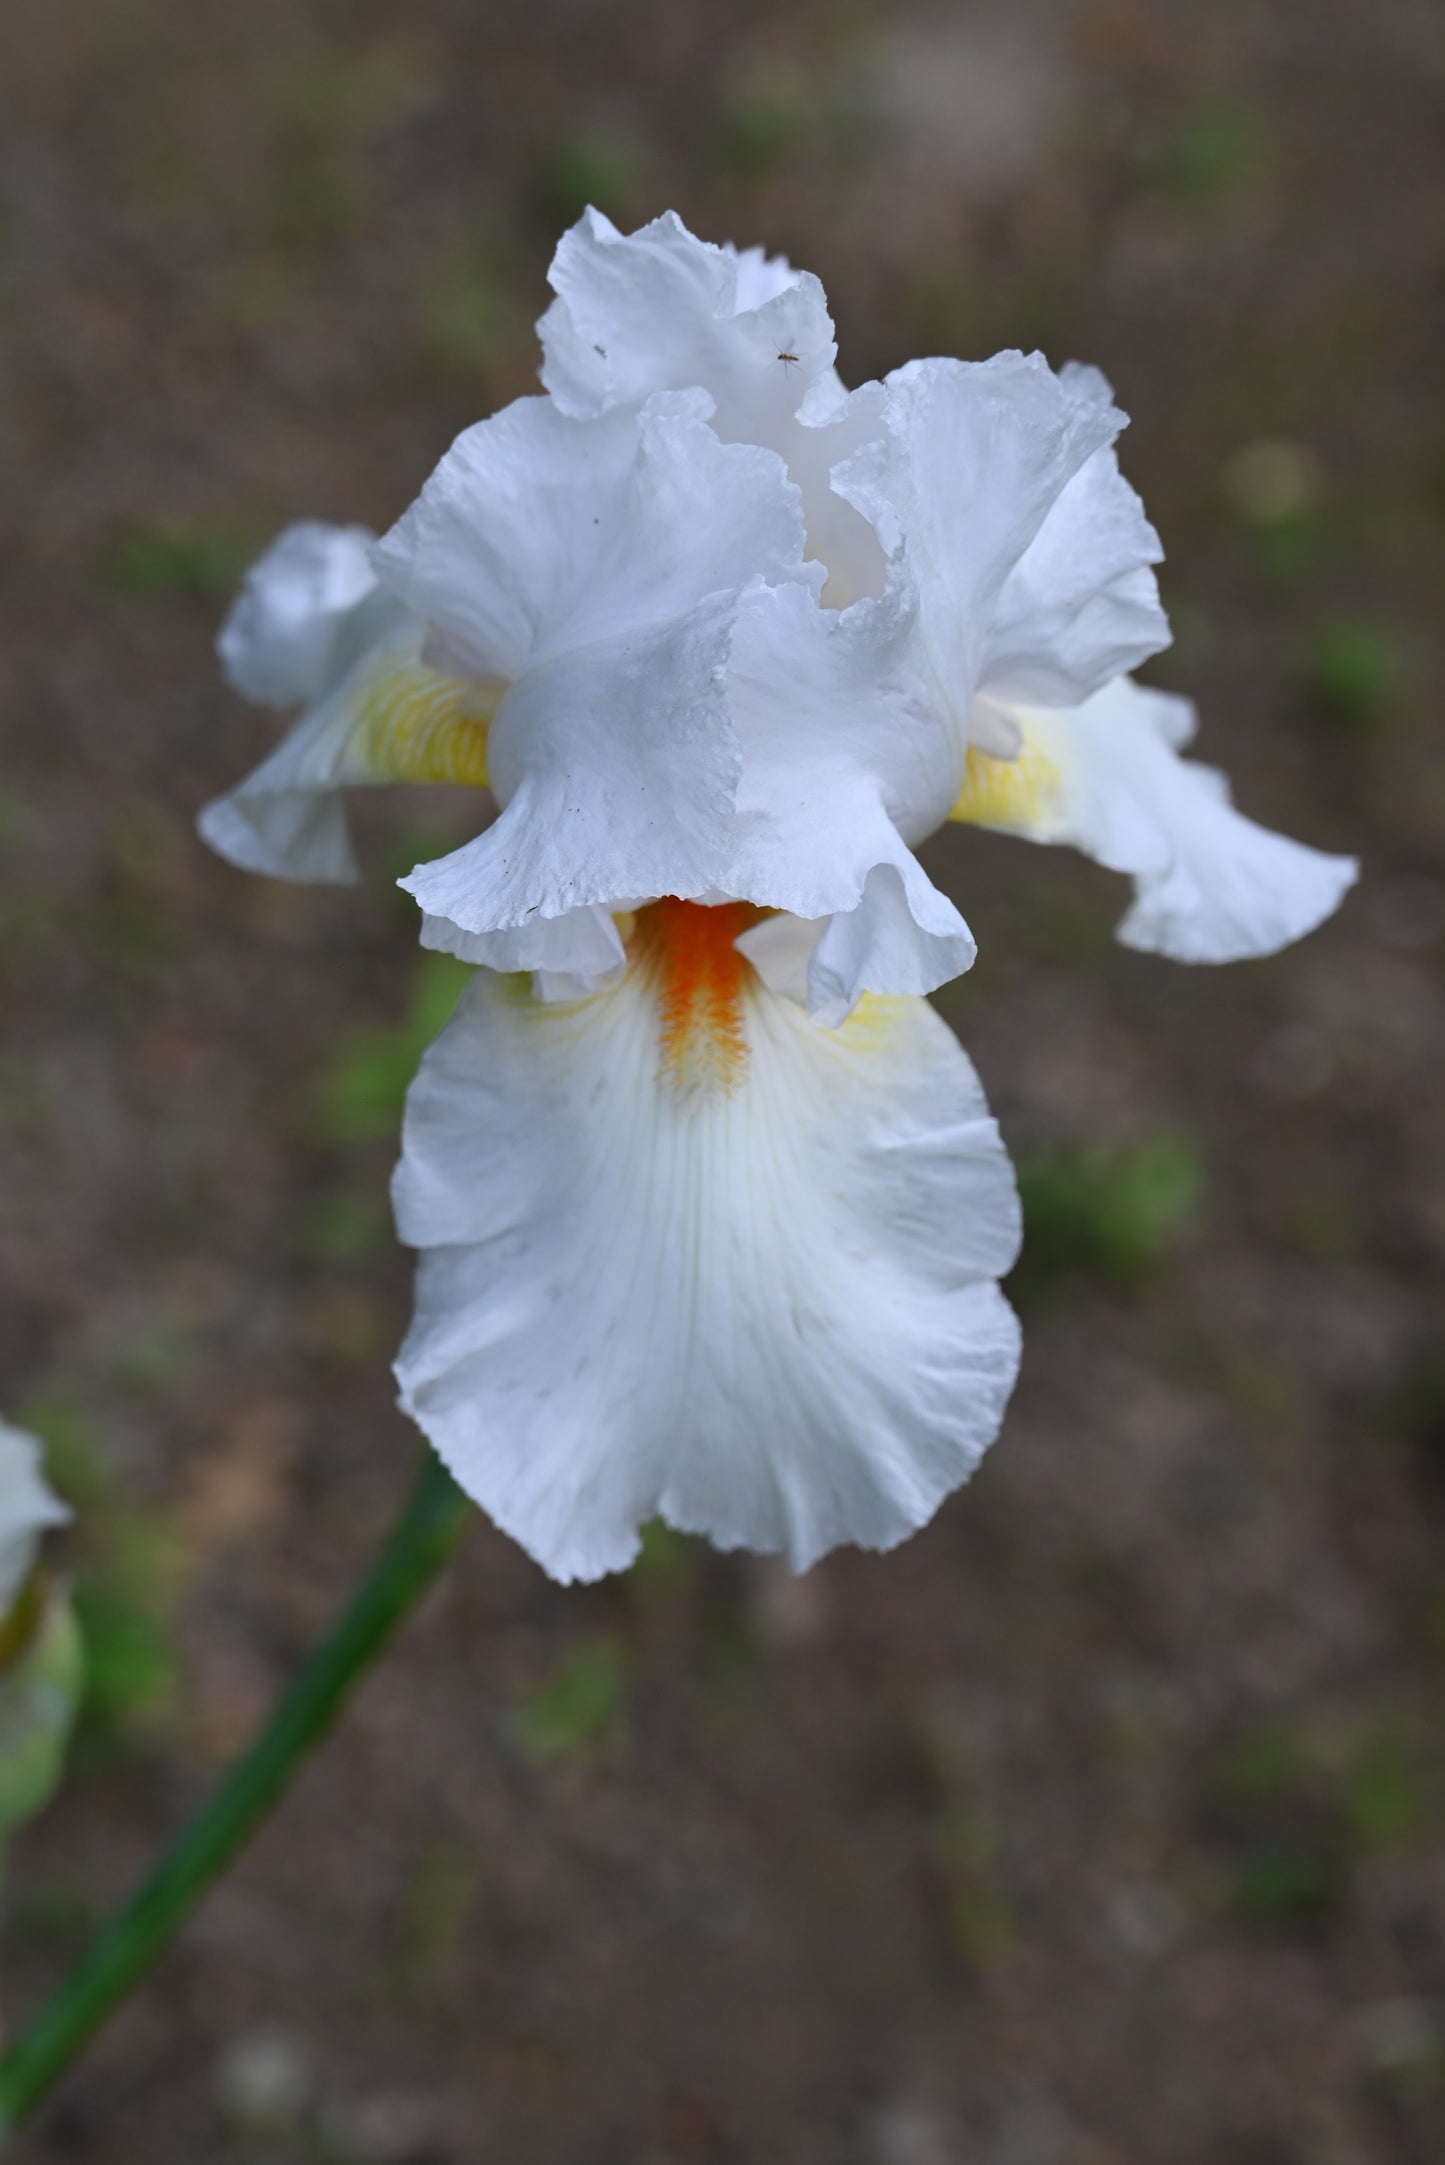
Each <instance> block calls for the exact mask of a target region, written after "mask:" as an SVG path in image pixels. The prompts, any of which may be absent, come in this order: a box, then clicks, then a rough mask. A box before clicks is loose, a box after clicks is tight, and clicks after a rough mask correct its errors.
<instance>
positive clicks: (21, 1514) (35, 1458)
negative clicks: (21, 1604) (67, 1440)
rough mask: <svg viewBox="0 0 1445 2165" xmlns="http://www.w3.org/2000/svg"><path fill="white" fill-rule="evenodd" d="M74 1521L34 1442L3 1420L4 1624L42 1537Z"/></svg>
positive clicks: (0, 1548)
mask: <svg viewBox="0 0 1445 2165" xmlns="http://www.w3.org/2000/svg"><path fill="white" fill-rule="evenodd" d="M69 1517H70V1513H69V1511H68V1510H67V1509H66V1507H65V1505H64V1504H63V1503H62V1502H61V1501H60V1499H59V1497H58V1496H56V1495H54V1494H53V1493H52V1492H51V1490H50V1488H49V1487H48V1486H47V1485H46V1481H45V1476H44V1474H43V1473H42V1472H41V1455H40V1445H39V1444H38V1442H37V1441H36V1439H35V1438H34V1436H31V1435H27V1433H26V1432H25V1430H24V1429H22V1428H12V1427H11V1425H10V1423H9V1422H8V1421H4V1420H0V1623H3V1621H4V1620H5V1618H6V1617H7V1616H8V1615H9V1614H10V1611H11V1609H12V1608H13V1607H14V1605H15V1601H16V1599H17V1597H18V1595H19V1593H20V1589H21V1587H22V1586H23V1585H24V1584H25V1581H26V1579H27V1578H28V1577H29V1575H30V1567H31V1565H32V1564H33V1563H34V1561H35V1552H36V1550H37V1548H38V1547H39V1544H40V1536H41V1534H42V1533H44V1531H45V1529H46V1528H47V1527H48V1526H62V1525H64V1523H65V1521H66V1520H67V1519H68V1518H69Z"/></svg>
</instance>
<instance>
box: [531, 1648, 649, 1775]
mask: <svg viewBox="0 0 1445 2165" xmlns="http://www.w3.org/2000/svg"><path fill="white" fill-rule="evenodd" d="M626 1688H627V1664H626V1661H625V1659H624V1657H623V1654H622V1650H621V1648H620V1647H619V1646H618V1645H617V1644H616V1643H615V1641H613V1640H611V1639H589V1640H587V1641H585V1642H584V1643H583V1644H582V1645H581V1646H578V1647H574V1648H573V1650H572V1652H571V1653H569V1654H567V1655H566V1656H564V1658H563V1659H562V1660H561V1661H560V1662H559V1663H558V1665H557V1667H556V1668H555V1669H554V1670H553V1672H552V1674H551V1675H550V1676H549V1677H548V1678H547V1680H546V1682H545V1683H543V1684H541V1685H539V1686H538V1688H537V1690H536V1691H534V1692H533V1693H532V1694H531V1695H530V1697H528V1698H526V1699H524V1700H523V1701H522V1702H521V1704H520V1705H519V1706H517V1707H516V1708H515V1710H514V1711H513V1715H512V1733H513V1735H514V1736H515V1738H516V1740H517V1743H518V1745H519V1746H520V1748H521V1750H522V1751H523V1753H524V1754H525V1755H526V1757H527V1758H529V1759H532V1760H535V1761H537V1762H538V1763H539V1764H542V1765H546V1764H548V1763H550V1762H551V1761H552V1760H556V1759H565V1758H570V1757H573V1756H575V1755H577V1754H581V1753H585V1752H588V1751H592V1750H595V1749H596V1748H597V1747H598V1746H599V1745H601V1744H603V1743H604V1742H605V1741H606V1740H607V1738H608V1737H609V1736H610V1735H611V1734H612V1733H613V1731H614V1730H615V1728H616V1726H617V1723H618V1720H619V1718H620V1716H621V1713H622V1705H623V1698H624V1695H625V1692H626Z"/></svg>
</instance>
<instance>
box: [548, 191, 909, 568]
mask: <svg viewBox="0 0 1445 2165" xmlns="http://www.w3.org/2000/svg"><path fill="white" fill-rule="evenodd" d="M550 277H551V281H552V285H553V287H554V289H555V291H556V294H557V298H556V300H555V301H554V302H553V304H552V306H551V307H550V308H549V309H548V311H547V313H546V314H545V315H544V316H543V318H542V320H541V322H540V323H539V325H538V326H537V328H538V331H539V333H540V335H541V339H542V347H543V354H544V359H543V364H542V381H543V383H544V384H545V385H546V386H547V389H548V390H549V391H550V393H551V394H552V396H553V398H554V399H555V400H556V402H557V404H558V406H559V407H560V408H561V409H562V411H563V412H564V413H568V414H575V415H579V416H586V415H597V414H602V413H607V412H610V411H612V410H613V409H614V408H618V407H631V408H636V407H639V406H641V405H642V404H643V403H644V402H645V401H646V400H647V399H648V398H650V397H651V396H653V394H655V393H657V392H663V391H686V390H689V389H692V388H694V387H697V388H700V389H701V390H703V391H705V392H706V394H707V396H708V398H709V399H710V400H711V402H712V403H711V411H710V419H711V422H712V426H713V428H714V430H715V431H716V433H717V434H718V436H720V437H721V438H722V440H723V441H724V442H725V443H752V444H762V445H764V446H766V448H767V449H769V450H772V451H776V452H777V454H778V456H779V457H780V458H781V459H782V460H783V461H784V463H785V464H786V466H787V469H788V472H789V475H790V476H791V478H792V479H793V480H794V481H795V482H796V483H797V485H798V487H799V489H800V490H801V492H802V498H803V515H804V520H805V523H806V528H807V553H808V555H809V557H811V558H813V559H815V560H816V561H817V562H818V563H820V564H822V565H823V566H824V568H825V570H826V571H827V574H828V580H829V584H828V587H827V589H826V598H827V600H828V602H829V604H830V606H833V607H841V606H843V605H845V604H846V603H847V602H850V601H853V600H856V599H857V598H858V597H859V596H860V595H862V594H871V593H877V592H878V591H879V590H880V588H881V585H882V577H883V558H882V553H881V551H880V550H879V547H878V543H877V539H876V537H875V535H874V534H873V531H872V528H871V527H870V526H869V524H868V521H867V520H866V519H865V518H864V517H862V516H861V514H860V513H859V512H858V511H857V510H855V509H854V507H853V506H852V505H851V504H849V503H847V502H845V500H844V499H843V498H842V497H840V496H837V495H835V494H834V492H833V488H832V483H831V478H830V476H831V469H832V468H833V466H835V465H836V464H837V463H838V462H839V461H840V460H842V459H844V458H847V457H849V456H850V455H851V454H852V453H853V452H854V451H856V450H857V449H858V448H859V446H860V445H861V444H863V443H865V442H867V441H869V440H870V439H871V438H872V437H874V436H876V435H877V434H878V433H879V431H880V429H881V427H882V394H881V391H880V389H879V387H878V386H877V385H871V386H864V388H863V390H862V391H861V392H855V393H854V394H853V395H852V396H851V397H849V395H848V394H847V393H845V392H844V390H843V387H842V385H841V384H840V383H839V381H838V378H837V375H836V373H835V371H834V368H833V361H834V356H835V354H836V352H837V346H836V342H835V340H834V337H833V323H832V318H831V317H830V316H829V314H828V304H827V298H826V296H825V294H824V292H823V288H822V286H821V285H820V284H819V282H818V280H817V279H816V278H814V277H813V276H812V275H811V274H810V273H809V272H806V271H795V270H793V269H792V268H791V266H790V265H789V264H787V263H786V262H784V261H783V260H782V259H781V258H773V259H771V260H770V259H768V258H766V257H765V256H764V255H763V253H762V251H761V249H749V250H747V251H746V253H745V254H743V255H741V256H740V255H738V254H737V253H736V252H735V251H734V250H733V249H731V248H715V247H713V246H712V245H711V244H710V243H708V242H706V241H700V240H698V239H696V238H695V237H694V235H693V234H691V233H689V232H688V230H687V227H686V226H685V225H684V224H683V223H682V220H681V219H680V218H678V217H677V215H676V214H675V212H672V211H669V212H668V213H667V214H666V215H665V216H664V217H662V218H657V219H654V220H653V222H652V224H651V225H647V226H643V227H642V228H641V229H640V230H639V231H638V232H636V233H631V234H623V233H619V232H618V230H617V228H616V227H615V226H614V225H613V224H612V222H611V220H610V219H608V218H604V217H603V216H602V214H601V213H600V212H599V211H595V210H589V211H588V212H587V213H586V215H585V216H584V217H583V218H581V219H580V220H579V221H578V223H577V224H576V225H575V226H573V227H572V229H571V230H570V232H568V233H565V234H564V235H563V237H562V240H561V242H560V243H559V245H558V248H557V253H556V255H555V256H554V258H553V260H552V269H551V273H550Z"/></svg>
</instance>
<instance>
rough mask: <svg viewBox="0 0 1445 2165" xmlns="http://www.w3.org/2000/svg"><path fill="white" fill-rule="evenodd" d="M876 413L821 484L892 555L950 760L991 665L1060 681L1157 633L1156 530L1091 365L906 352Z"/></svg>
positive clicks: (1162, 633) (990, 677)
mask: <svg viewBox="0 0 1445 2165" xmlns="http://www.w3.org/2000/svg"><path fill="white" fill-rule="evenodd" d="M885 418H886V421H887V431H886V434H884V435H883V436H880V437H878V438H876V439H875V440H873V441H872V442H870V443H868V444H866V445H865V446H864V447H863V448H862V449H861V450H860V451H858V452H856V453H855V454H854V456H853V457H852V458H851V459H849V460H848V461H847V462H846V463H844V464H842V465H841V466H840V467H839V468H838V469H836V470H835V472H834V477H833V480H834V487H835V489H836V490H837V491H838V493H840V494H841V495H843V496H845V497H847V498H848V499H849V501H850V502H852V503H853V504H854V505H855V506H856V507H857V508H858V509H859V510H860V511H861V512H863V513H864V514H866V515H867V516H868V517H869V518H870V519H871V520H872V522H873V525H874V527H875V529H876V530H877V532H878V535H879V537H880V540H881V541H882V544H883V546H884V548H885V549H886V550H887V551H888V552H889V554H890V555H893V556H896V555H897V554H898V553H899V552H900V551H902V552H903V553H904V554H905V555H906V559H907V563H908V566H909V570H910V573H911V576H912V578H913V579H914V581H915V582H916V584H917V587H918V591H919V597H920V608H919V631H920V642H919V645H920V666H921V669H922V672H923V674H924V675H925V677H926V678H927V679H928V682H929V688H930V696H931V697H932V699H933V701H934V702H935V704H936V705H937V706H938V708H939V709H940V711H941V712H943V713H946V714H947V715H949V716H950V717H951V718H952V721H953V725H954V728H955V731H956V736H957V750H958V758H959V760H960V763H961V761H962V757H963V752H964V748H965V745H966V743H967V742H968V741H969V739H970V735H971V734H972V735H973V736H974V737H975V739H976V737H977V730H978V727H979V724H980V719H985V720H986V719H987V716H986V715H985V716H984V717H980V716H979V715H977V714H976V713H974V711H973V708H974V697H975V693H976V692H977V691H979V690H980V689H982V688H988V687H989V686H991V685H992V683H993V682H994V680H995V678H997V679H998V680H999V681H1000V682H1002V683H1010V684H1011V683H1017V682H1027V683H1029V684H1030V685H1031V686H1033V687H1034V691H1033V694H1032V696H1034V697H1036V698H1037V697H1041V696H1042V695H1043V691H1044V689H1045V688H1047V689H1049V690H1050V691H1051V692H1059V693H1065V694H1066V695H1067V696H1068V697H1071V698H1072V697H1076V696H1077V694H1076V692H1074V691H1073V689H1072V687H1074V686H1075V685H1079V684H1082V685H1085V686H1089V687H1092V685H1094V684H1096V683H1097V682H1098V681H1099V680H1100V675H1101V672H1103V673H1107V672H1108V671H1109V670H1112V669H1113V668H1114V667H1115V657H1116V655H1117V654H1118V653H1120V652H1121V651H1122V652H1128V653H1130V654H1131V655H1136V650H1137V649H1138V647H1139V644H1140V642H1141V641H1143V642H1144V651H1153V649H1154V648H1155V647H1157V646H1160V645H1162V644H1164V643H1165V641H1166V639H1167V630H1166V628H1165V626H1164V619H1163V617H1162V614H1161V613H1160V612H1159V611H1158V608H1157V603H1156V602H1154V601H1153V599H1152V595H1153V583H1152V578H1151V576H1150V575H1149V573H1148V564H1149V562H1150V561H1152V560H1153V559H1154V558H1155V557H1157V555H1158V553H1159V549H1158V542H1157V540H1156V538H1155V536H1154V533H1153V530H1152V528H1151V527H1150V526H1149V525H1148V522H1147V521H1146V520H1145V519H1144V518H1143V515H1142V512H1141V511H1140V509H1139V506H1138V501H1137V499H1136V498H1135V497H1134V495H1133V492H1132V491H1131V490H1129V489H1128V488H1127V487H1126V485H1125V484H1124V483H1123V481H1122V480H1120V478H1119V475H1118V471H1117V468H1116V466H1115V465H1114V463H1113V460H1112V455H1111V454H1110V453H1109V451H1108V446H1109V444H1110V443H1111V442H1112V440H1113V438H1114V436H1115V435H1116V434H1117V433H1118V431H1119V429H1120V428H1121V427H1122V426H1123V425H1124V416H1123V415H1122V414H1121V413H1119V412H1118V411H1117V410H1116V409H1115V407H1114V406H1113V405H1112V404H1111V403H1110V401H1109V397H1108V387H1107V385H1105V384H1104V382H1103V379H1102V377H1099V376H1097V375H1096V374H1095V372H1094V371H1092V370H1085V369H1075V370H1069V371H1066V372H1065V374H1064V375H1063V376H1061V377H1060V376H1055V375H1054V373H1053V372H1052V370H1050V369H1049V367H1048V366H1047V364H1046V363H1045V362H1044V360H1043V358H1042V356H1041V355H1039V354H1029V355H1024V354H1018V353H1002V354H996V355H995V356H994V358H993V359H992V360H991V361H982V362H963V361H942V360H930V361H914V362H910V363H909V365H908V366H907V367H906V368H903V369H899V370H897V371H896V372H895V374H894V375H892V376H890V377H889V379H888V394H887V404H886V412H885ZM1136 658H1137V657H1136ZM984 748H985V749H986V750H989V751H991V752H995V753H999V754H1006V753H1007V752H1009V751H1010V750H1012V749H1013V746H1012V744H1011V742H1010V741H1009V739H1008V738H1007V736H1006V735H1003V736H1001V737H1000V738H999V739H998V740H997V741H995V742H992V743H987V744H985V747H984Z"/></svg>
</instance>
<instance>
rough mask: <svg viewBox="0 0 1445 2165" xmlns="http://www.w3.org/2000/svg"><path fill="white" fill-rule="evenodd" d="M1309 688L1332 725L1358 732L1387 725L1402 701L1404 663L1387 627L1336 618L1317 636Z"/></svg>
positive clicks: (1311, 656) (1312, 654) (1312, 657)
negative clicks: (1387, 719) (1391, 711)
mask: <svg viewBox="0 0 1445 2165" xmlns="http://www.w3.org/2000/svg"><path fill="white" fill-rule="evenodd" d="M1308 677H1309V684H1310V689H1311V690H1312V691H1313V693H1314V695H1315V697H1316V698H1317V699H1318V701H1319V702H1320V704H1321V706H1322V707H1323V708H1324V709H1325V711H1326V713H1327V714H1329V715H1330V716H1331V717H1332V719H1333V720H1335V721H1336V722H1339V723H1340V724H1342V725H1343V726H1345V727H1347V728H1350V729H1354V730H1361V731H1363V730H1368V729H1371V728H1373V727H1375V726H1376V725H1377V724H1378V723H1380V722H1381V721H1383V720H1384V719H1385V717H1386V716H1387V715H1388V713H1389V711H1390V709H1391V708H1392V707H1393V706H1394V705H1395V703H1396V701H1397V700H1398V698H1399V696H1400V692H1401V689H1402V687H1403V684H1404V680H1405V658H1404V655H1403V653H1402V652H1401V649H1400V645H1399V642H1398V641H1397V640H1396V639H1395V637H1394V636H1393V634H1392V633H1391V632H1389V631H1388V630H1387V629H1386V628H1385V627H1384V625H1382V624H1377V623H1374V622H1373V621H1371V620H1370V619H1368V618H1365V617H1337V618H1336V619H1335V620H1334V621H1333V622H1332V623H1330V624H1327V625H1326V626H1325V627H1324V629H1323V630H1322V631H1320V632H1319V633H1317V635H1316V637H1315V639H1314V641H1313V644H1312V646H1311V648H1310V653H1309V660H1308Z"/></svg>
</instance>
